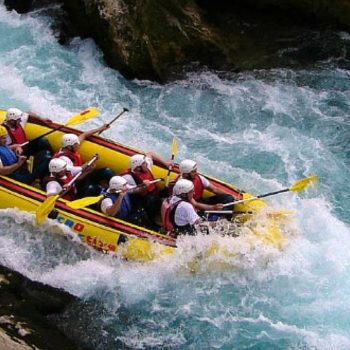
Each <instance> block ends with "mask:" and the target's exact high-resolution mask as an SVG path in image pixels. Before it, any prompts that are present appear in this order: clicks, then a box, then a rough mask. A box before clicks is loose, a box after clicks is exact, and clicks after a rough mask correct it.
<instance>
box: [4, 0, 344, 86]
mask: <svg viewBox="0 0 350 350" xmlns="http://www.w3.org/2000/svg"><path fill="white" fill-rule="evenodd" d="M45 2H46V4H47V2H49V3H50V0H32V1H30V0H23V1H18V0H6V3H8V4H9V3H12V4H13V6H14V5H15V4H16V5H17V6H18V4H20V3H23V4H29V3H32V6H38V4H40V3H45ZM51 2H54V1H53V0H51ZM62 2H63V4H64V9H65V10H66V11H67V13H68V14H69V20H67V18H66V17H65V16H64V15H63V16H62V15H61V16H60V18H61V20H60V21H61V22H62V23H61V35H60V41H61V42H66V41H67V40H69V37H72V36H76V35H80V36H83V37H92V38H94V39H95V41H96V43H97V45H98V46H99V47H100V48H101V49H102V51H103V53H104V57H105V59H106V61H107V63H108V64H109V65H110V66H111V67H113V68H115V69H117V70H119V71H120V72H121V73H122V74H123V75H124V76H125V77H127V78H131V79H133V78H138V79H150V80H156V81H160V82H165V81H168V80H172V79H176V78H181V77H182V76H183V74H184V73H185V71H186V70H194V69H198V68H200V69H201V68H203V67H209V68H211V69H216V70H225V71H237V70H249V69H263V68H276V67H296V66H298V65H303V66H305V65H307V64H309V63H311V64H312V63H313V62H315V61H317V60H319V59H320V60H322V59H328V58H330V57H333V56H335V57H337V56H339V55H342V53H341V52H340V51H341V50H343V49H344V48H338V47H336V45H335V41H334V39H336V37H335V34H334V33H331V32H330V31H329V30H328V31H325V29H329V28H333V29H340V30H350V2H349V1H348V0H284V1H280V0H216V1H212V0H166V1H159V0H143V1H141V0H62ZM56 27H58V26H56ZM62 28H63V29H62ZM316 31H317V33H316ZM327 46H328V47H330V48H327ZM343 51H344V52H348V51H346V50H343Z"/></svg>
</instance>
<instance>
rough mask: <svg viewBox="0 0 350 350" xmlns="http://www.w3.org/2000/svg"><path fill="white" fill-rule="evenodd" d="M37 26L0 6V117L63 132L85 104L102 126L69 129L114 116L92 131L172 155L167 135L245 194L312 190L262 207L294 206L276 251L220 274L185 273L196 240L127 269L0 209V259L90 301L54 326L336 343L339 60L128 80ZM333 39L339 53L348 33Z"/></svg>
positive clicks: (344, 102)
mask: <svg viewBox="0 0 350 350" xmlns="http://www.w3.org/2000/svg"><path fill="white" fill-rule="evenodd" d="M50 21H51V19H50V18H48V17H45V15H44V14H42V13H40V11H39V12H32V13H30V14H28V15H18V14H17V13H15V12H8V11H6V10H5V7H4V5H2V4H0V45H1V51H2V53H1V55H0V82H1V84H0V96H1V99H0V107H1V108H3V109H7V108H9V107H13V106H16V107H18V108H21V109H23V110H27V111H28V110H30V111H33V112H36V113H38V114H39V115H42V116H47V117H51V118H53V119H55V120H57V121H59V122H65V121H66V120H67V119H68V118H69V117H70V116H72V115H73V114H75V113H77V112H79V111H81V110H83V109H85V108H86V107H88V106H95V107H97V108H98V109H99V111H100V112H101V114H100V116H99V117H98V118H95V119H91V120H89V121H88V122H86V123H84V124H82V125H80V126H79V128H81V129H83V130H88V129H90V128H92V127H96V126H98V125H101V123H102V122H106V121H109V120H111V119H112V118H113V117H114V116H115V115H116V114H118V113H119V112H120V111H121V110H122V108H123V107H127V108H129V110H130V112H129V113H127V114H125V115H124V116H123V117H121V118H120V120H118V121H117V122H116V123H115V124H113V126H112V127H111V129H109V130H108V131H106V132H105V133H104V136H105V137H109V138H112V139H114V140H117V141H118V142H121V143H125V144H128V145H130V146H134V147H137V148H140V149H143V150H152V151H155V152H157V153H158V154H160V155H161V156H163V157H164V158H169V157H170V151H171V140H172V138H173V136H175V137H176V138H177V142H178V147H179V151H178V154H177V156H176V160H177V161H180V160H181V159H184V158H194V159H196V160H197V162H198V165H199V167H200V170H201V171H202V172H204V173H206V174H210V175H213V176H215V177H218V178H221V179H224V180H225V181H228V182H231V183H233V184H235V185H236V186H238V187H239V188H242V189H244V190H246V191H248V192H250V193H253V194H261V193H265V192H270V191H275V190H279V189H282V188H285V187H289V186H290V185H291V184H293V183H294V182H295V181H296V180H298V179H300V178H303V177H305V176H308V175H311V174H317V175H318V176H319V178H320V182H319V184H318V186H317V187H310V189H308V190H307V191H305V192H304V193H301V194H300V195H294V194H292V193H286V194H283V195H280V196H275V197H271V198H269V199H266V201H268V203H270V204H271V206H272V207H273V208H275V209H276V210H292V211H293V212H294V215H293V229H292V230H290V231H288V232H286V244H285V247H284V248H283V249H282V250H276V249H273V248H272V247H268V246H258V247H255V249H252V250H247V251H241V254H240V258H239V259H238V258H237V257H236V258H235V259H234V261H231V260H229V261H226V263H227V264H226V265H228V267H227V266H226V267H225V268H224V269H222V270H221V269H211V268H210V266H209V265H207V264H206V262H205V261H203V262H202V263H201V266H200V267H199V268H198V269H197V271H196V273H191V272H190V271H188V270H187V269H186V268H185V266H186V263H187V260H188V259H190V258H191V254H192V255H195V254H196V253H197V251H196V250H200V249H201V246H202V244H204V243H203V242H204V241H205V238H203V241H201V239H200V238H197V239H194V238H192V242H190V241H188V240H184V241H183V242H181V244H180V247H179V248H180V249H179V250H178V252H177V253H176V254H175V256H172V257H170V258H168V259H166V260H162V261H160V262H159V261H156V262H153V263H149V264H140V263H133V262H125V261H122V260H119V259H115V258H112V257H110V256H104V255H101V254H99V253H97V252H95V251H93V250H91V249H88V248H86V247H84V246H81V245H79V244H74V243H72V242H71V241H68V240H66V239H65V238H64V237H62V236H60V235H55V234H53V233H52V232H51V233H50V232H47V231H48V227H47V226H43V227H40V228H38V227H37V226H35V225H34V224H33V216H31V215H30V214H28V213H23V212H20V211H18V210H15V209H11V210H1V211H0V223H1V230H0V263H1V264H3V265H5V266H8V267H9V268H11V269H13V270H16V271H19V272H21V273H22V274H24V275H26V276H27V277H29V278H31V279H33V280H36V281H40V282H43V283H46V284H49V285H52V286H54V287H59V288H63V289H64V290H66V291H68V292H70V293H72V294H74V295H76V296H78V297H80V298H81V299H83V300H86V301H88V302H89V305H90V306H89V307H87V308H86V310H84V312H83V313H81V312H80V313H77V312H76V310H72V312H71V313H68V314H67V315H66V317H65V318H64V319H61V320H58V321H57V322H58V323H60V325H61V327H62V328H64V329H66V330H68V332H70V333H72V336H73V337H75V338H76V339H80V340H82V339H85V340H84V341H85V343H86V344H88V345H89V346H90V347H92V348H95V349H115V348H118V347H119V346H121V344H125V345H126V346H128V347H130V348H135V349H164V348H167V349H180V348H181V349H209V348H211V349H233V348H234V349H349V348H350V323H349V313H350V293H349V290H350V229H349V225H350V205H349V204H350V189H349V183H348V181H349V179H350V169H349V167H350V117H349V116H350V70H348V69H346V67H348V68H349V67H350V62H348V61H347V60H346V59H345V58H344V57H341V58H339V57H338V58H334V59H332V60H328V61H325V62H318V63H317V64H315V65H314V66H313V67H308V68H307V69H306V68H305V69H303V68H299V69H274V70H260V71H252V72H246V73H238V74H232V75H231V76H230V77H222V75H219V74H217V73H215V72H202V73H193V74H188V76H187V78H186V79H183V80H180V81H176V82H173V83H168V84H166V85H159V84H157V83H152V82H148V81H136V80H134V81H128V80H126V79H124V78H123V77H122V76H121V75H120V74H119V73H118V72H117V71H115V70H112V69H110V68H108V67H107V66H106V65H105V64H104V62H103V59H102V54H101V52H100V51H99V50H98V49H97V48H96V46H95V45H94V43H93V42H92V41H91V40H81V39H78V38H77V39H74V40H73V41H72V42H71V44H70V45H69V46H68V47H63V46H60V45H59V44H58V43H57V40H56V38H55V37H54V34H53V33H52V31H51V29H50V26H49V24H50ZM338 38H339V45H342V43H344V44H345V43H346V44H347V45H348V44H349V41H350V34H349V33H344V32H339V33H338ZM340 59H341V60H342V65H341V66H340V65H339V64H338V63H339V60H340ZM215 239H216V240H219V241H220V240H222V243H223V244H225V242H224V238H221V237H220V236H217V237H215ZM189 247H191V248H189ZM94 305H95V306H96V307H94ZM101 307H102V308H103V310H104V312H99V311H96V310H100V309H101ZM78 315H79V316H78ZM82 315H83V316H82ZM77 325H78V326H77ZM73 329H74V330H73Z"/></svg>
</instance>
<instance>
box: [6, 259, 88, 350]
mask: <svg viewBox="0 0 350 350" xmlns="http://www.w3.org/2000/svg"><path fill="white" fill-rule="evenodd" d="M79 303H81V301H79V300H78V299H77V298H75V297H74V296H72V295H70V294H69V293H66V292H64V291H63V290H59V289H56V288H52V287H50V286H47V285H43V284H41V283H37V282H33V281H30V280H29V279H27V278H25V277H24V276H22V275H21V274H19V273H16V272H14V271H11V270H9V269H8V268H6V267H4V266H0V350H12V349H13V350H15V349H43V350H44V349H45V350H46V349H47V350H51V349H52V350H57V349H60V350H77V349H81V350H83V349H89V347H85V346H82V345H80V344H78V343H77V342H76V341H74V340H72V339H69V338H68V337H67V335H66V334H65V333H64V332H63V331H62V329H59V327H58V326H57V324H56V322H55V320H56V319H57V318H59V317H60V316H63V315H64V313H65V312H66V310H67V309H69V308H71V307H72V306H74V304H79Z"/></svg>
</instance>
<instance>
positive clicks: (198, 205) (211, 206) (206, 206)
mask: <svg viewBox="0 0 350 350" xmlns="http://www.w3.org/2000/svg"><path fill="white" fill-rule="evenodd" d="M191 204H192V205H193V207H194V208H195V209H197V210H220V209H222V208H223V207H224V206H223V204H222V203H218V204H204V203H200V202H197V201H196V200H195V199H193V198H192V200H191Z"/></svg>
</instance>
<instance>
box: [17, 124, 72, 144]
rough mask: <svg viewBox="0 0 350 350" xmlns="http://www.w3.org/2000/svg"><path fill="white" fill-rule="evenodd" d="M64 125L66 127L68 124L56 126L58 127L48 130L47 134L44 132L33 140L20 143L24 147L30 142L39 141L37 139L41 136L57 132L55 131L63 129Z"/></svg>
mask: <svg viewBox="0 0 350 350" xmlns="http://www.w3.org/2000/svg"><path fill="white" fill-rule="evenodd" d="M64 127H66V125H61V126H60V127H58V128H56V129H52V130H50V131H48V132H46V133H45V134H42V135H40V136H38V137H36V138H35V139H33V140H30V141H26V142H23V143H22V144H20V146H21V147H23V146H26V145H28V144H29V143H32V142H34V141H37V140H40V139H41V138H43V137H45V136H47V135H50V134H52V133H53V132H55V131H59V130H61V129H63V128H64Z"/></svg>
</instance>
